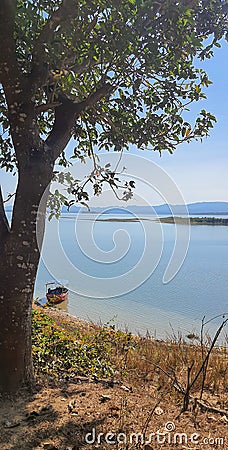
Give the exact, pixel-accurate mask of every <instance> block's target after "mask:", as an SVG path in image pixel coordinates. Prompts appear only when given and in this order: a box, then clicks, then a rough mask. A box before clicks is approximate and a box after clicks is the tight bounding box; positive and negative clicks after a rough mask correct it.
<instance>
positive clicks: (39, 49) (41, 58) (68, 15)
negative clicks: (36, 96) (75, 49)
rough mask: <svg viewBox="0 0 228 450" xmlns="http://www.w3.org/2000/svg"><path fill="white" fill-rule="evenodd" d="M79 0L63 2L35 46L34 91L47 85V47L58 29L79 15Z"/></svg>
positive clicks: (32, 73) (33, 59)
mask: <svg viewBox="0 0 228 450" xmlns="http://www.w3.org/2000/svg"><path fill="white" fill-rule="evenodd" d="M77 5H78V1H77V0H63V1H62V4H61V5H60V7H59V9H58V10H57V11H55V12H54V13H53V14H52V15H51V17H50V18H49V19H48V20H47V22H46V24H45V25H44V27H43V28H42V30H41V32H40V34H39V36H38V38H37V40H36V42H35V45H34V50H33V55H32V70H31V82H32V88H33V90H36V88H37V87H40V86H41V85H42V84H44V83H45V81H46V79H47V77H48V64H47V62H46V61H47V59H48V57H47V53H46V46H47V45H48V44H49V43H50V42H51V40H52V38H53V36H54V33H55V30H56V27H57V26H58V25H60V24H61V27H63V26H64V25H65V24H69V21H70V20H71V19H75V18H76V17H77V15H78V10H77V8H76V7H77Z"/></svg>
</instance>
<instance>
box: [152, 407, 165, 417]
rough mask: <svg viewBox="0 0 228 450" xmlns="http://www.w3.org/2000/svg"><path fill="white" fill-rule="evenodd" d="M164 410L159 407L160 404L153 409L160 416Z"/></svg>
mask: <svg viewBox="0 0 228 450" xmlns="http://www.w3.org/2000/svg"><path fill="white" fill-rule="evenodd" d="M163 413H164V411H163V409H162V408H160V406H157V408H155V410H154V414H156V415H157V416H161V414H163Z"/></svg>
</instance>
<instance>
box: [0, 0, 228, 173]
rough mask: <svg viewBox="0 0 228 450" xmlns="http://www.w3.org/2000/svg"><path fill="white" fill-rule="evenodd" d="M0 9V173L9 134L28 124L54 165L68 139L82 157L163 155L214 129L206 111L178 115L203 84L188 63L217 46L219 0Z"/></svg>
mask: <svg viewBox="0 0 228 450" xmlns="http://www.w3.org/2000/svg"><path fill="white" fill-rule="evenodd" d="M1 10H2V11H1V12H2V14H5V16H4V19H5V20H4V26H3V25H2V27H1V44H0V45H1V47H2V48H1V54H2V57H1V66H0V67H1V69H0V70H1V72H0V74H1V91H0V123H1V128H2V134H1V138H0V139H1V156H0V165H1V167H5V168H6V169H7V170H13V167H14V165H15V164H16V165H18V163H17V161H19V160H20V152H21V151H23V150H21V149H17V147H19V142H20V133H19V131H17V130H18V129H19V128H21V127H31V125H32V126H34V133H36V134H37V135H39V137H40V138H41V139H42V141H43V142H45V143H46V144H47V146H49V147H52V146H53V145H54V146H55V151H54V153H53V159H54V160H55V159H56V158H59V163H60V164H63V165H66V164H67V161H66V158H65V154H64V148H65V145H66V144H67V142H68V140H69V135H71V136H73V137H74V138H75V139H76V145H75V149H74V154H73V155H72V158H79V159H80V158H81V159H82V158H83V157H84V156H85V155H88V156H92V155H93V152H94V148H97V149H98V150H99V149H106V150H110V149H114V151H120V150H122V149H125V148H128V146H129V144H131V143H132V144H135V145H136V146H137V147H138V148H140V149H143V148H147V149H148V148H151V149H153V150H158V151H159V152H162V151H163V150H168V151H169V152H170V153H172V152H173V150H174V149H175V147H176V145H177V144H179V143H181V142H183V141H188V142H189V141H191V140H192V139H197V138H202V137H203V136H205V135H207V134H208V131H209V129H210V128H211V127H212V126H213V122H214V121H215V117H214V116H213V115H212V114H210V113H207V112H206V111H205V110H202V111H201V113H200V115H199V117H197V118H196V122H195V123H194V124H191V123H188V122H186V121H185V120H184V118H183V111H184V110H186V109H187V107H188V105H189V104H190V103H192V102H193V101H198V100H200V99H202V98H205V93H204V92H203V88H204V87H207V86H208V85H209V84H210V83H211V81H210V80H209V79H208V76H207V74H206V73H205V71H204V70H202V69H198V68H197V67H195V59H196V58H199V59H201V60H203V59H204V58H210V57H211V56H212V55H213V46H214V45H216V46H220V44H219V40H220V39H221V38H222V37H223V36H224V33H225V26H226V10H225V2H224V1H222V0H213V1H208V0H203V1H199V0H197V1H196V0H183V1H179V2H177V1H174V0H165V1H151V0H147V1H144V0H124V1H121V0H112V1H107V0H105V1H103V0H96V1H91V0H90V1H88V0H82V1H78V0H18V1H15V0H7V1H6V0H5V1H2V5H1ZM10 30H11V31H12V32H10ZM205 42H206V45H205V44H204V43H205ZM4 56H5V57H4ZM28 102H29V104H30V108H32V109H33V114H32V122H31V116H30V123H29V117H28V115H27V113H26V112H23V111H22V110H21V106H22V105H23V103H27V104H28ZM22 109H23V108H22ZM69 116H71V117H69ZM16 122H17V124H16ZM64 144H65V145H64Z"/></svg>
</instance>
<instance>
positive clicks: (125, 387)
mask: <svg viewBox="0 0 228 450" xmlns="http://www.w3.org/2000/svg"><path fill="white" fill-rule="evenodd" d="M120 388H121V389H123V391H126V392H133V390H132V387H128V386H124V384H122V386H120Z"/></svg>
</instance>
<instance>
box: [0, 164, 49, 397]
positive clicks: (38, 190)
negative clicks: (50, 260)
mask: <svg viewBox="0 0 228 450" xmlns="http://www.w3.org/2000/svg"><path fill="white" fill-rule="evenodd" d="M52 171H53V164H52V163H51V161H49V162H47V160H46V161H45V158H44V155H42V156H41V157H37V155H36V164H34V161H33V162H32V163H31V164H29V165H27V166H26V167H25V168H23V171H22V172H21V173H20V175H19V181H18V187H17V192H16V198H15V206H14V211H13V217H12V225H11V227H10V230H9V231H8V233H7V235H6V233H5V234H4V238H3V236H2V242H1V247H2V250H1V252H0V392H4V393H6V392H14V391H16V390H18V388H20V387H22V386H23V385H27V386H30V385H31V383H32V381H33V368H32V355H31V312H32V299H33V289H34V283H35V277H36V272H37V268H38V263H39V258H40V254H39V248H38V243H37V231H38V233H39V241H40V242H42V238H43V234H44V225H45V210H46V202H47V192H45V191H46V190H47V188H48V185H49V183H50V181H51V176H52ZM44 197H45V198H44ZM41 199H42V200H43V201H42V208H41V209H40V208H39V206H40V202H41ZM37 224H38V225H37Z"/></svg>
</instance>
